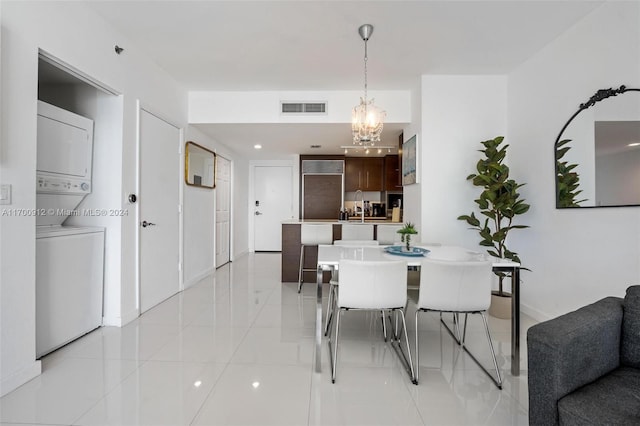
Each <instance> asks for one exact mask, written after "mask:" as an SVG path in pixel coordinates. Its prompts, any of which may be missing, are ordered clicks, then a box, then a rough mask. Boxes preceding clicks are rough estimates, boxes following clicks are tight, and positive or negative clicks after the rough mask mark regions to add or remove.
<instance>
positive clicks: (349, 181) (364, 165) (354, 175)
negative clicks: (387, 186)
mask: <svg viewBox="0 0 640 426" xmlns="http://www.w3.org/2000/svg"><path fill="white" fill-rule="evenodd" d="M344 186H345V191H347V192H353V191H357V190H361V191H383V190H384V158H382V157H347V158H345V173H344Z"/></svg>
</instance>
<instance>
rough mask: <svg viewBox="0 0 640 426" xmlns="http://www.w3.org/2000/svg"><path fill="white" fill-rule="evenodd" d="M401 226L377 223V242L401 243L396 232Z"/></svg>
mask: <svg viewBox="0 0 640 426" xmlns="http://www.w3.org/2000/svg"><path fill="white" fill-rule="evenodd" d="M401 228H402V225H378V235H377V240H378V243H380V244H381V245H391V244H394V243H399V244H401V242H400V234H398V231H399V230H400V229H401Z"/></svg>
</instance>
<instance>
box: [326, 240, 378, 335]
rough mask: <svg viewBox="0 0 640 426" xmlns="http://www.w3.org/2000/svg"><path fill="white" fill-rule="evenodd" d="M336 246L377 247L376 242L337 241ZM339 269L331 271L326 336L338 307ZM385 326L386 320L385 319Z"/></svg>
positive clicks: (334, 243)
mask: <svg viewBox="0 0 640 426" xmlns="http://www.w3.org/2000/svg"><path fill="white" fill-rule="evenodd" d="M333 245H334V246H346V247H363V246H377V245H378V241H376V240H335V241H334V242H333ZM338 275H339V269H338V267H335V268H333V270H332V271H331V279H330V280H329V298H328V302H327V313H326V315H325V320H324V335H325V336H326V335H328V333H329V330H330V325H331V321H332V319H333V313H334V310H335V306H336V298H337V295H338V282H339V278H338ZM383 325H384V319H383ZM384 332H385V333H384V337H385V339H386V338H387V330H386V328H385V329H384Z"/></svg>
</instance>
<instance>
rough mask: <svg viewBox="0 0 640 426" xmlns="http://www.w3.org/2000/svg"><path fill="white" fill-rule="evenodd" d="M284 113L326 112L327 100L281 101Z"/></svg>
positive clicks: (281, 109) (281, 110)
mask: <svg viewBox="0 0 640 426" xmlns="http://www.w3.org/2000/svg"><path fill="white" fill-rule="evenodd" d="M280 112H281V113H282V114H326V113H327V103H326V102H280Z"/></svg>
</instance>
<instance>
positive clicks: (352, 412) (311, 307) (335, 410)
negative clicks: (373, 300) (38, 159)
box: [0, 253, 532, 425]
mask: <svg viewBox="0 0 640 426" xmlns="http://www.w3.org/2000/svg"><path fill="white" fill-rule="evenodd" d="M296 285H297V284H296V283H284V284H283V283H281V282H280V254H268V253H259V254H250V255H245V256H243V257H241V258H240V259H237V260H236V261H234V262H233V263H232V264H228V265H226V266H223V267H222V268H220V269H218V270H217V271H216V273H215V274H214V275H212V276H210V277H208V278H206V279H203V280H202V281H201V282H199V283H198V284H196V285H194V286H192V287H190V288H188V289H187V290H185V291H183V292H182V293H179V294H177V295H175V296H173V297H171V298H170V299H168V300H166V301H165V302H163V303H162V304H160V305H158V306H156V307H155V308H153V309H151V310H149V311H148V312H146V313H145V314H143V315H142V316H141V317H140V318H138V319H137V320H136V321H133V322H132V323H130V324H128V325H126V326H125V327H122V328H116V327H103V328H101V329H98V330H96V331H94V332H92V333H90V334H88V335H86V336H85V337H82V338H81V339H78V340H76V341H75V342H73V343H71V344H69V345H67V346H65V347H64V348H62V349H60V350H58V351H56V352H54V353H52V354H50V355H48V356H47V357H45V358H43V360H42V366H43V372H42V375H41V376H39V377H37V378H36V379H34V380H32V381H30V382H29V383H27V384H25V385H23V386H22V387H20V388H19V389H17V390H15V391H14V392H12V393H10V394H8V395H6V396H5V397H3V398H2V399H1V400H0V404H1V405H0V422H1V423H2V424H3V425H14V424H15V425H18V424H20V425H24V424H30V425H102V424H110V425H512V424H518V425H526V424H527V422H528V418H527V378H526V348H524V347H523V348H522V357H521V359H522V361H521V365H522V366H523V369H522V373H521V375H520V376H519V377H513V376H511V374H510V360H509V356H510V343H509V342H510V332H509V330H510V328H509V322H508V321H505V320H498V319H495V318H490V326H491V329H492V333H493V340H494V345H495V349H496V353H497V355H498V363H499V366H500V368H501V370H502V374H503V377H504V387H503V389H502V390H501V391H500V390H498V389H497V388H496V387H495V386H494V385H493V383H492V382H491V381H490V379H489V378H488V377H487V376H486V375H485V374H484V373H483V372H482V371H481V370H480V369H479V368H478V366H477V365H476V364H475V363H474V362H473V361H472V360H471V358H469V356H468V355H467V354H466V353H464V352H463V351H461V350H460V348H459V347H458V346H456V345H454V343H453V340H452V339H451V337H450V336H449V335H448V334H447V332H446V331H445V330H444V329H443V328H441V326H440V325H439V322H438V317H437V316H436V314H424V315H423V316H422V317H421V319H420V348H421V350H420V352H421V359H420V384H419V385H418V386H415V385H413V384H412V383H411V381H410V380H409V377H408V375H407V374H406V372H405V370H404V369H403V367H402V365H401V363H400V362H399V360H398V357H397V356H396V354H395V352H394V350H393V348H392V347H391V346H389V344H388V343H385V342H384V341H383V339H382V331H381V324H380V320H379V317H378V316H377V315H373V314H370V313H365V312H353V311H351V312H346V313H345V314H344V316H343V320H342V322H341V333H340V350H339V353H338V358H339V364H338V377H337V380H336V383H335V384H332V383H331V378H330V372H329V361H328V359H329V358H328V349H327V344H326V342H325V343H324V345H323V358H322V362H323V372H322V373H320V374H318V373H314V371H313V367H312V361H313V336H314V322H315V285H314V284H311V283H309V284H306V285H305V286H304V289H303V293H302V294H298V293H297V291H296ZM325 294H327V292H325ZM325 305H326V300H325ZM411 306H412V304H410V306H409V312H408V315H407V318H408V320H409V325H408V328H409V330H410V332H412V331H413V330H414V326H413V318H414V317H413V312H414V310H413V309H412V307H411ZM473 317H477V316H473ZM522 322H523V327H522V328H523V330H522V338H521V341H522V342H525V335H526V328H527V327H528V326H529V325H531V324H532V321H531V320H530V319H528V318H526V317H523V318H522ZM412 336H413V333H411V334H410V340H411V342H412V344H413V337H412ZM467 341H468V346H469V347H470V348H471V349H472V351H473V352H474V354H476V356H477V357H478V358H479V359H480V360H481V362H483V364H484V365H486V366H491V361H490V355H489V349H488V346H487V344H486V339H485V337H484V329H483V328H482V321H481V319H480V318H479V317H477V318H472V319H471V320H470V324H469V328H468V332H467ZM523 345H524V343H523Z"/></svg>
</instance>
